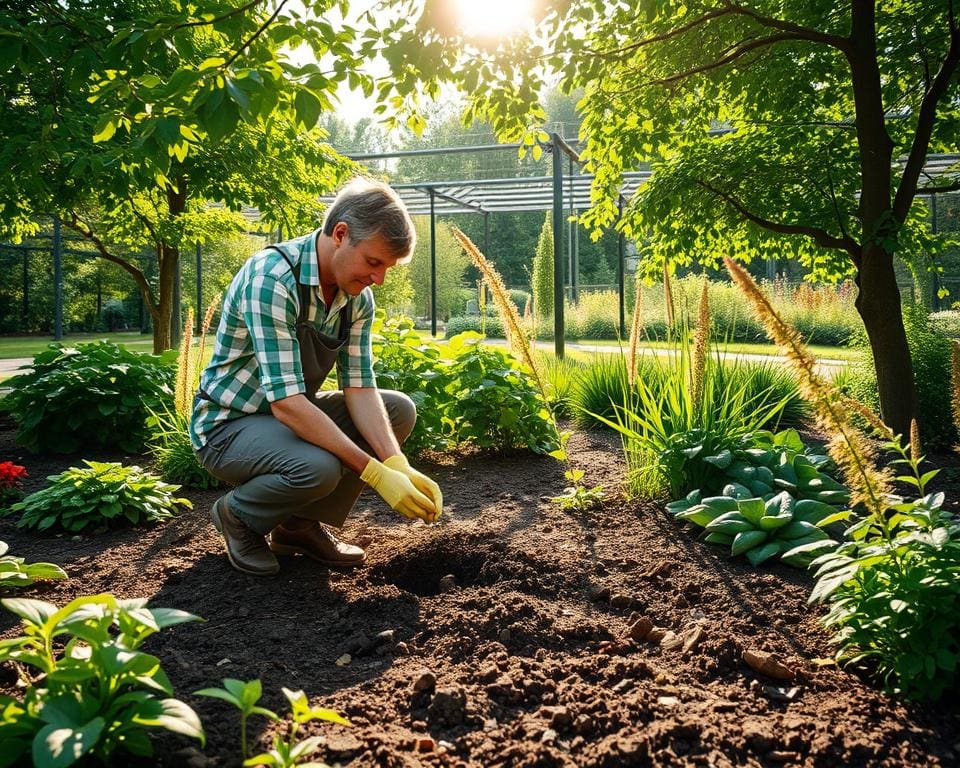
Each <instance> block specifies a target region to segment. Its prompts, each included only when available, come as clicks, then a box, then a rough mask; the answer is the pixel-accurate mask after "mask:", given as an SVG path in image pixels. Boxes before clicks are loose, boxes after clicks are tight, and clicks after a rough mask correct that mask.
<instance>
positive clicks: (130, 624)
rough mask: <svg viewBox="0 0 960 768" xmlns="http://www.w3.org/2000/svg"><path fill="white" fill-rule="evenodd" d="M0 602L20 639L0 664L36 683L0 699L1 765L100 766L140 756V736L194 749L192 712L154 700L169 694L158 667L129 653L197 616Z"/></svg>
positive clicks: (129, 604)
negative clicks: (28, 672)
mask: <svg viewBox="0 0 960 768" xmlns="http://www.w3.org/2000/svg"><path fill="white" fill-rule="evenodd" d="M2 602H3V606H4V607H5V608H6V609H7V610H9V611H11V612H13V613H15V614H16V615H17V616H19V617H20V622H21V624H22V626H23V629H24V632H25V634H23V635H21V636H19V637H14V638H10V639H8V640H5V641H4V642H3V644H2V645H0V661H12V662H16V663H17V664H22V665H24V666H27V667H31V668H33V669H34V670H36V672H37V673H38V675H40V676H42V682H34V681H31V680H30V679H29V678H24V682H26V683H27V688H26V691H25V692H24V694H23V698H22V699H16V698H13V697H12V696H0V731H2V733H3V742H2V743H3V747H4V749H3V762H4V765H12V764H23V763H32V764H33V765H35V766H38V767H39V768H61V767H62V766H69V765H73V764H74V763H76V762H78V761H80V760H81V759H83V758H85V757H87V756H91V757H93V758H95V759H96V760H98V761H100V762H107V761H109V760H110V758H111V757H112V756H113V755H114V754H116V753H118V752H128V753H130V754H133V755H136V756H138V757H148V756H150V755H151V754H152V753H153V748H152V746H151V743H150V739H149V737H148V736H147V731H146V729H147V728H164V729H166V730H169V731H173V732H175V733H179V734H182V735H184V736H190V737H192V738H195V739H197V740H198V741H200V744H201V745H202V744H203V743H204V733H203V727H202V726H201V724H200V719H199V718H198V717H197V715H196V713H195V712H194V711H193V710H192V709H191V708H190V707H189V706H187V705H186V704H184V703H183V702H182V701H180V700H179V699H175V698H160V696H159V695H158V694H166V695H167V696H168V697H172V696H173V688H172V686H171V685H170V681H169V679H168V678H167V675H166V674H165V673H164V671H163V669H162V668H161V666H160V660H159V659H158V658H157V657H156V656H151V655H150V654H147V653H143V652H142V651H140V650H138V649H139V647H140V645H141V644H142V643H143V641H144V640H146V639H147V638H148V637H149V636H150V635H153V634H155V633H156V632H158V631H160V630H163V629H166V628H167V627H172V626H175V625H177V624H182V623H184V622H187V621H198V620H199V619H198V617H196V616H193V615H192V614H189V613H186V612H184V611H177V610H173V609H170V608H148V607H147V601H146V600H143V599H134V600H118V599H117V598H115V597H114V596H113V595H109V594H103V595H95V596H91V597H81V598H77V599H76V600H73V601H72V602H70V603H68V604H67V605H65V606H64V607H63V608H59V609H58V608H57V606H55V605H52V604H51V603H47V602H43V601H41V600H27V599H8V600H3V601H2ZM63 638H65V639H66V642H64V640H63Z"/></svg>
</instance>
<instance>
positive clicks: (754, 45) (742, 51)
mask: <svg viewBox="0 0 960 768" xmlns="http://www.w3.org/2000/svg"><path fill="white" fill-rule="evenodd" d="M802 39H803V38H801V37H798V36H797V35H794V34H788V33H786V32H784V33H782V34H779V35H769V36H767V37H758V38H757V39H755V40H751V41H750V42H748V43H744V44H742V45H740V46H738V47H737V48H735V49H734V50H733V51H731V52H730V53H728V54H727V55H726V56H722V57H721V58H719V59H716V60H715V61H711V62H709V63H707V64H701V65H700V66H699V67H693V68H692V69H688V70H686V71H684V72H678V73H677V74H675V75H670V77H664V78H661V79H659V80H651V81H649V82H648V83H647V85H670V84H672V83H675V82H677V81H679V80H686V79H687V78H688V77H691V76H693V75H696V74H699V73H701V72H708V71H710V70H711V69H717V68H718V67H722V66H723V65H724V64H729V63H730V62H731V61H736V60H737V59H739V58H742V57H743V56H746V55H747V54H748V53H750V51H755V50H757V49H758V48H767V47H769V46H771V45H774V44H775V43H780V42H783V41H784V40H802Z"/></svg>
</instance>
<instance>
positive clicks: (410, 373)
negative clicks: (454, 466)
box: [373, 318, 557, 453]
mask: <svg viewBox="0 0 960 768" xmlns="http://www.w3.org/2000/svg"><path fill="white" fill-rule="evenodd" d="M374 331H375V335H374V342H373V347H374V355H375V357H376V363H375V365H374V370H375V372H376V375H377V382H378V384H379V385H380V386H381V387H384V388H390V389H396V390H399V391H401V392H406V393H407V394H408V395H409V396H410V397H411V398H412V399H413V401H414V402H415V403H416V405H417V424H416V426H415V427H414V431H413V433H412V434H411V435H410V437H409V438H408V439H407V443H406V445H407V446H409V449H410V450H411V451H420V450H424V449H430V450H445V449H447V448H450V447H452V446H455V445H460V444H463V443H469V444H472V445H476V446H478V447H481V448H493V449H495V450H500V451H504V450H509V449H512V448H518V447H526V448H529V449H530V450H532V451H534V452H536V453H547V452H549V451H551V450H553V449H555V448H556V447H557V446H556V432H555V431H554V429H553V426H552V421H551V418H550V415H549V412H548V411H547V409H546V407H545V404H544V401H543V398H542V397H541V396H540V393H539V392H538V391H537V389H536V387H535V386H534V384H533V383H532V381H531V380H530V377H529V376H528V375H527V374H526V373H525V372H524V371H523V370H522V369H521V368H520V367H519V365H518V363H517V362H516V361H515V360H514V359H513V358H512V357H511V356H510V354H509V353H507V352H506V351H505V350H501V349H499V348H495V347H490V346H485V345H483V344H482V337H481V336H480V335H479V334H476V333H464V334H461V335H459V336H455V337H454V338H452V339H450V340H449V341H447V342H445V343H443V344H439V343H437V342H434V341H422V340H421V339H420V337H419V335H418V334H417V333H416V332H415V331H414V330H413V323H412V322H411V321H410V320H409V319H397V318H392V319H389V320H382V319H379V320H378V321H377V323H376V325H375V328H374Z"/></svg>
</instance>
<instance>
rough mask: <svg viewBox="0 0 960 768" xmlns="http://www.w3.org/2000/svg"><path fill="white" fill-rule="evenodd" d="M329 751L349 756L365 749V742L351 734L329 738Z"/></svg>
mask: <svg viewBox="0 0 960 768" xmlns="http://www.w3.org/2000/svg"><path fill="white" fill-rule="evenodd" d="M327 749H328V750H329V751H330V752H333V753H334V754H338V755H349V754H351V753H353V752H359V751H360V750H361V749H363V742H362V741H360V739H358V738H357V737H356V736H354V735H352V734H349V733H345V734H341V735H336V736H327Z"/></svg>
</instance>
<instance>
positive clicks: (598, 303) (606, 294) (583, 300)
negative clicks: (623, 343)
mask: <svg viewBox="0 0 960 768" xmlns="http://www.w3.org/2000/svg"><path fill="white" fill-rule="evenodd" d="M569 316H570V317H571V318H575V321H574V323H572V325H573V326H574V327H575V328H576V335H577V337H578V338H581V339H619V338H620V299H619V297H618V296H617V294H616V293H615V292H614V291H597V292H593V293H584V294H581V296H580V300H579V301H578V302H577V305H576V307H574V308H573V309H572V310H571V311H570V313H569Z"/></svg>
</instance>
